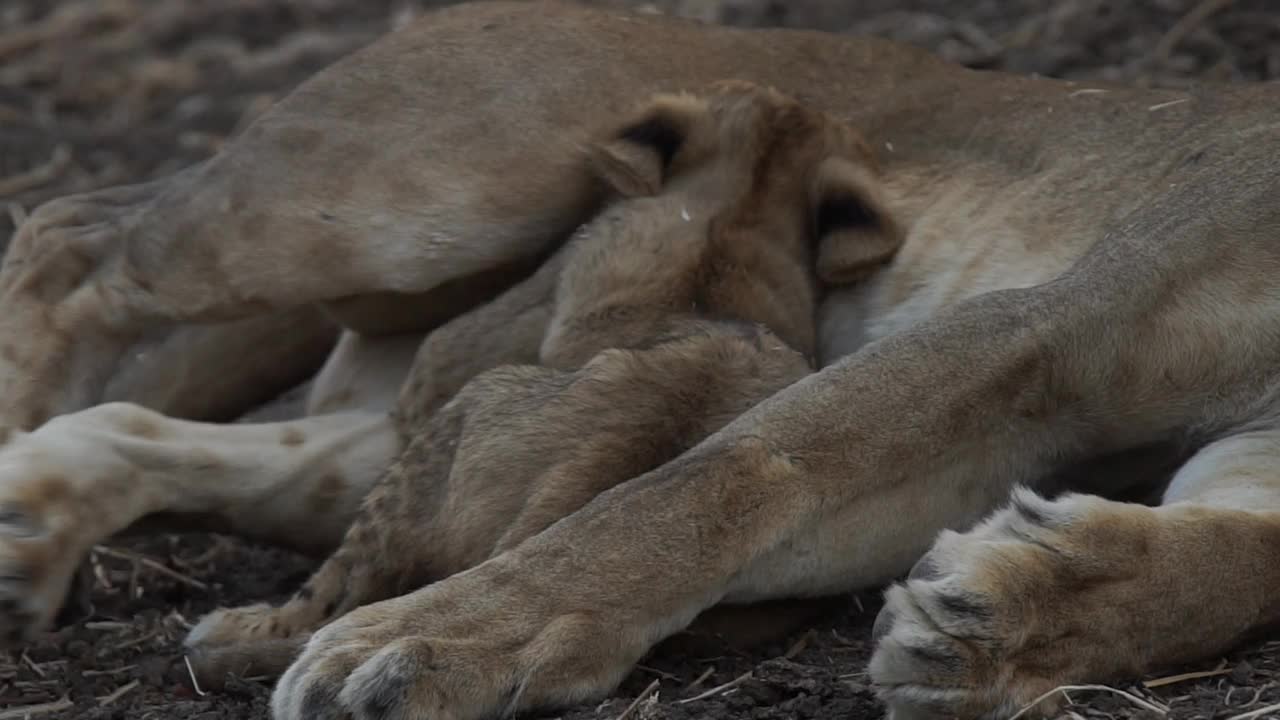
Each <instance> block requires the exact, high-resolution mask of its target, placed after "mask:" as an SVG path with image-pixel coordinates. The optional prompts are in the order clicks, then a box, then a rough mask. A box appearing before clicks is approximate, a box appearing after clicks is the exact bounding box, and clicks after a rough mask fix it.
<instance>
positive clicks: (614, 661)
mask: <svg viewBox="0 0 1280 720" xmlns="http://www.w3.org/2000/svg"><path fill="white" fill-rule="evenodd" d="M478 575H481V577H477V576H478ZM556 608H557V603H555V602H546V601H544V599H538V598H525V597H518V596H517V595H516V594H515V592H514V591H513V590H512V589H511V587H510V586H509V585H507V584H506V583H501V582H500V583H496V584H495V583H490V582H488V581H487V580H485V579H484V578H483V577H482V574H481V573H477V571H474V570H473V571H471V572H468V573H465V574H463V575H461V576H455V577H453V578H450V579H448V580H445V581H442V582H440V583H437V584H435V585H433V586H430V587H428V588H425V589H423V590H419V591H417V592H415V593H412V594H410V595H406V596H403V597H399V598H395V599H393V600H387V601H384V602H380V603H375V604H373V605H367V606H364V607H362V608H359V609H357V610H355V611H353V612H351V613H349V614H347V615H345V616H344V617H342V618H341V619H339V620H336V621H334V622H333V623H331V624H329V625H328V626H326V627H325V628H323V629H322V630H320V631H318V632H317V633H316V634H315V635H313V636H312V638H311V640H310V641H309V642H308V643H307V645H306V647H305V648H304V649H303V651H302V653H301V655H300V657H299V658H298V660H297V661H296V662H295V663H294V664H293V666H292V667H290V668H289V670H288V671H287V672H286V673H285V675H284V677H282V678H281V680H280V682H279V683H278V684H277V686H276V690H275V694H274V696H273V698H272V711H273V713H274V717H275V718H276V720H304V719H305V720H347V719H348V718H350V719H351V720H418V719H421V718H431V719H432V720H479V719H480V718H490V717H499V716H506V715H509V714H511V713H513V712H517V711H520V710H524V709H528V708H531V707H541V706H548V705H561V704H566V703H572V702H578V701H582V700H586V699H589V698H594V697H598V696H601V695H603V694H604V693H606V692H608V691H609V690H611V689H612V688H613V687H614V686H616V685H617V683H618V682H619V681H620V680H621V679H622V677H623V676H624V675H625V674H626V672H627V671H628V670H629V669H630V667H631V665H632V664H633V663H634V662H635V661H636V659H637V658H638V655H639V653H640V652H641V651H642V649H641V648H642V646H641V645H639V644H637V645H635V647H633V648H626V647H625V646H624V645H623V643H620V642H619V641H618V638H619V633H618V632H617V631H616V629H615V630H613V631H612V632H611V631H610V630H609V629H608V628H607V627H605V626H604V625H602V624H600V622H598V621H597V620H595V619H594V617H591V616H588V615H584V614H573V613H569V614H566V613H565V612H564V611H563V610H557V609H556Z"/></svg>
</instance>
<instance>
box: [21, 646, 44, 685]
mask: <svg viewBox="0 0 1280 720" xmlns="http://www.w3.org/2000/svg"><path fill="white" fill-rule="evenodd" d="M22 662H23V663H24V664H26V666H27V667H29V668H31V672H33V673H35V674H36V675H39V676H40V678H41V679H44V678H47V677H49V676H48V675H47V674H46V673H45V671H44V668H42V667H40V666H39V665H37V664H36V661H35V660H32V659H31V656H30V655H28V654H26V653H25V652H24V653H22Z"/></svg>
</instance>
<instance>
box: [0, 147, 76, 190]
mask: <svg viewBox="0 0 1280 720" xmlns="http://www.w3.org/2000/svg"><path fill="white" fill-rule="evenodd" d="M70 166H71V148H69V147H67V146H66V145H59V146H58V147H56V148H54V149H53V155H52V156H50V157H49V160H48V161H47V162H45V163H44V164H42V165H37V166H36V167H33V168H31V169H30V170H28V171H26V172H20V173H17V174H16V175H10V176H8V177H5V178H0V196H4V195H9V196H13V195H17V194H18V193H20V192H24V191H26V190H30V189H32V188H37V187H40V186H41V185H44V184H46V183H50V182H53V181H54V180H56V179H58V176H59V175H61V174H62V173H63V172H64V171H66V169H67V168H68V167H70Z"/></svg>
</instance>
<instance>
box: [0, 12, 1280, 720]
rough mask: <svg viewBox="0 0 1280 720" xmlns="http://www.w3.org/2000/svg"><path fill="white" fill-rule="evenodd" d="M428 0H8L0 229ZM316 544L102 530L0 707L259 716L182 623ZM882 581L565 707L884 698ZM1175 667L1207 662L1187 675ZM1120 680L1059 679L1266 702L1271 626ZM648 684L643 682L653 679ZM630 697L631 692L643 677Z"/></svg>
mask: <svg viewBox="0 0 1280 720" xmlns="http://www.w3.org/2000/svg"><path fill="white" fill-rule="evenodd" d="M598 1H599V2H600V3H601V4H612V5H632V6H635V5H647V6H649V9H652V10H658V11H667V12H676V13H680V14H685V15H690V16H694V17H699V18H702V19H706V20H712V21H720V22H728V23H735V24H743V25H790V26H807V27H820V28H823V29H827V30H832V31H840V32H849V33H873V34H880V35H886V36H890V37H894V38H897V39H900V40H904V41H908V42H914V43H917V44H921V45H924V46H927V47H929V48H932V49H933V50H935V51H937V52H939V53H941V54H943V55H945V56H947V57H949V58H952V59H954V60H957V61H959V62H963V63H966V64H969V65H972V66H975V67H983V68H996V69H1008V70H1014V71H1018V72H1029V73H1040V74H1045V75H1053V76H1061V77H1071V78H1095V79H1098V78H1101V79H1107V80H1118V81H1125V82H1133V83H1142V84H1155V85H1165V86H1177V85H1183V84H1186V83H1191V82H1247V81H1263V80H1271V79H1276V78H1280V3H1277V2H1276V0H1235V1H1234V2H1233V1H1232V0H1126V1H1124V2H1115V1H1113V0H972V1H971V2H964V3H961V2H954V1H952V0H858V1H854V0H848V1H836V0H831V1H825V0H790V1H787V0H666V1H665V2H649V3H640V2H627V1H626V0H598ZM438 4H443V3H438V2H430V1H424V2H411V1H408V0H201V1H200V2H194V1H192V0H96V1H86V2H73V1H71V0H57V1H54V0H4V2H3V3H0V210H3V212H0V247H3V245H4V244H6V242H7V238H8V236H9V234H10V232H11V230H12V227H13V224H14V223H16V222H18V221H20V220H21V218H22V217H23V216H24V215H25V213H26V212H27V211H28V210H30V209H31V208H33V207H34V206H35V205H37V204H39V203H40V202H43V201H45V200H47V199H50V198H53V197H56V196H59V195H63V194H67V193H71V192H77V191H83V190H87V189H91V188H95V187H100V186H104V185H112V184H118V183H123V182H128V181H136V180H141V179H144V178H148V177H154V176H158V175H163V174H166V173H168V172H171V171H173V170H175V169H177V168H180V167H183V166H185V165H188V164H190V163H192V162H195V161H198V160H200V159H201V158H204V157H206V156H208V155H209V154H210V153H212V152H214V151H215V150H216V149H217V148H218V147H219V145H221V144H222V143H223V142H224V141H225V140H226V138H228V137H229V136H231V135H233V134H234V133H235V132H236V131H237V130H238V129H239V128H242V127H243V126H244V125H245V124H246V122H248V121H249V120H250V119H252V118H253V117H254V116H255V115H256V114H258V113H260V112H261V111H262V110H263V109H264V108H266V107H267V106H268V105H270V103H271V102H272V101H273V100H275V99H276V98H279V97H280V96H281V95H282V94H283V93H285V92H287V91H288V90H289V88H290V87H292V86H293V85H294V84H295V83H297V82H298V81H299V80H301V79H302V78H304V77H306V76H307V75H309V74H311V73H312V72H314V71H315V70H317V69H319V68H321V67H323V66H324V65H326V64H327V63H329V62H331V61H332V60H333V59H335V58H337V57H339V56H341V55H343V54H345V53H347V52H350V51H351V50H352V49H354V48H356V47H359V46H361V45H363V44H365V43H367V42H368V41H370V40H372V39H373V38H375V37H377V36H378V35H379V34H380V33H383V32H385V31H386V30H387V29H388V28H391V27H394V26H398V25H401V24H403V23H404V22H406V21H408V20H410V19H411V18H413V17H414V16H415V15H418V14H420V13H421V12H422V11H423V10H424V9H425V8H427V7H428V6H431V5H438ZM309 567H310V564H309V562H308V561H307V560H305V559H303V558H298V557H294V556H291V555H288V554H286V553H282V552H280V551H277V550H273V549H268V548H260V547H252V546H247V545H244V544H242V543H239V542H236V541H232V540H228V539H225V538H215V537H209V536H182V537H162V538H150V539H147V540H145V541H120V542H116V543H113V544H111V545H110V546H104V547H101V548H99V549H98V550H97V551H95V553H94V555H93V558H92V561H91V562H90V563H89V564H88V565H87V567H86V571H87V574H86V578H87V579H86V583H85V587H86V590H87V592H85V593H84V594H82V595H81V597H80V598H79V600H78V601H77V602H75V603H74V604H73V606H72V607H71V608H70V609H69V612H68V619H69V622H68V624H67V625H65V626H64V627H63V629H62V630H60V631H58V632H56V633H53V634H51V635H49V636H48V637H47V638H46V639H44V640H42V641H40V642H38V643H36V644H34V645H32V646H30V647H27V648H26V649H25V650H21V651H18V652H14V653H11V654H9V655H7V656H6V655H5V654H3V653H0V720H16V719H18V718H24V717H31V718H50V719H60V718H82V719H85V720H107V719H108V718H120V719H123V718H128V719H130V720H168V719H173V720H179V719H181V720H224V719H225V720H230V719H232V718H235V719H238V720H258V719H260V718H267V717H268V711H267V698H268V695H269V685H268V684H267V683H265V682H264V681H263V680H262V679H259V678H243V679H240V680H238V681H236V682H233V683H231V685H230V687H229V688H228V689H227V690H225V691H223V692H221V693H219V694H217V695H212V694H202V693H201V691H199V690H198V689H196V688H193V687H192V684H191V682H190V679H189V676H188V673H187V670H186V667H185V665H184V663H183V660H182V654H181V647H180V640H181V638H182V636H183V635H184V633H185V632H186V630H187V628H188V627H189V626H190V623H191V622H192V621H193V620H195V619H196V618H198V617H199V616H200V615H201V614H202V613H204V612H206V611H208V610H209V609H211V608H213V607H215V606H217V605H219V604H232V605H234V604H240V603H244V602H246V601H253V600H259V599H264V598H276V597H280V596H282V595H283V594H285V593H287V592H288V591H289V590H291V589H292V588H294V587H296V586H297V584H298V583H299V582H300V581H301V580H302V579H303V578H304V577H305V574H306V572H307V570H308V568H309ZM877 607H878V600H877V599H876V596H875V594H868V595H864V596H860V597H856V598H848V599H843V600H838V601H834V602H833V605H832V607H831V608H830V610H829V612H827V613H825V614H824V615H823V616H822V617H821V618H819V619H818V620H817V621H815V622H814V623H811V624H809V625H808V626H807V627H806V628H805V629H802V630H800V631H798V632H796V633H793V634H792V635H791V636H790V637H788V638H787V639H786V640H785V641H783V642H778V643H772V644H768V645H766V646H763V647H755V648H752V649H747V650H744V649H741V648H733V647H729V646H726V645H725V644H723V643H722V642H720V641H719V640H717V639H715V638H714V637H708V636H693V635H688V634H686V635H682V636H678V637H676V638H674V639H673V640H671V641H669V642H668V643H666V644H665V645H664V646H663V647H662V648H660V649H659V650H657V651H655V653H654V654H653V655H652V656H651V657H649V658H647V659H646V660H645V661H644V662H643V664H642V666H641V667H640V668H639V669H637V670H636V671H635V672H634V673H633V674H632V676H631V677H630V678H629V679H628V680H627V681H626V682H625V683H624V685H623V686H622V688H620V690H619V691H618V693H617V696H616V697H615V698H614V699H611V700H609V701H607V702H605V703H603V704H600V705H591V706H585V707H580V708H576V709H573V710H571V711H569V712H567V713H564V714H562V715H561V716H560V717H564V718H566V719H571V720H586V719H587V718H592V719H594V718H607V719H615V718H619V717H620V716H623V715H626V716H627V717H628V718H645V719H646V720H649V719H656V718H671V719H673V720H674V719H677V718H694V717H697V718H752V719H764V718H842V719H843V718H875V717H878V716H879V715H880V710H879V708H878V707H877V705H876V703H875V701H874V698H873V695H872V693H871V691H870V689H869V688H868V686H867V680H866V676H865V674H864V666H865V661H866V659H867V654H868V650H869V647H868V642H867V637H868V634H869V630H870V623H871V621H872V620H873V619H874V617H875V613H876V610H877ZM1177 673H1199V674H1200V676H1199V677H1189V678H1187V677H1178V676H1177ZM1116 688H1117V689H1120V690H1124V691H1125V692H1128V693H1131V694H1132V695H1135V696H1138V697H1139V698H1145V700H1144V702H1146V703H1148V704H1149V705H1151V706H1154V707H1160V708H1162V709H1161V710H1160V711H1158V712H1157V711H1155V710H1153V709H1150V708H1145V709H1144V707H1142V705H1141V704H1140V703H1137V702H1135V701H1134V700H1132V699H1130V698H1126V697H1124V696H1122V695H1120V694H1118V693H1117V692H1115V691H1114V690H1113V691H1080V692H1073V693H1072V694H1071V703H1070V704H1069V705H1068V706H1067V707H1066V708H1065V712H1067V713H1069V714H1071V715H1073V716H1074V717H1077V718H1121V717H1165V716H1167V717H1170V718H1180V719H1187V720H1190V719H1191V718H1233V717H1236V716H1240V717H1241V718H1251V717H1272V718H1280V711H1274V712H1271V713H1259V711H1260V710H1261V709H1263V708H1266V707H1267V706H1269V705H1275V704H1277V703H1280V641H1275V642H1266V641H1265V639H1262V640H1259V641H1257V642H1256V643H1255V644H1253V645H1252V646H1249V647H1246V648H1244V649H1241V650H1239V651H1238V652H1235V653H1232V654H1231V655H1229V656H1227V657H1224V658H1220V659H1217V660H1214V661H1209V662H1206V663H1203V664H1201V665H1199V666H1197V667H1191V668H1173V669H1170V670H1169V671H1168V673H1162V677H1151V678H1145V679H1134V681H1133V682H1131V683H1130V684H1127V685H1118V686H1116ZM655 692H656V694H655ZM637 698H639V699H640V701H639V703H638V704H636V706H635V707H631V705H632V703H633V701H634V700H636V699H637Z"/></svg>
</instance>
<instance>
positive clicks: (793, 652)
mask: <svg viewBox="0 0 1280 720" xmlns="http://www.w3.org/2000/svg"><path fill="white" fill-rule="evenodd" d="M812 639H813V631H812V630H810V631H808V632H806V633H805V634H804V635H801V636H800V639H799V640H797V641H796V642H795V644H794V645H792V646H791V648H790V649H789V650H787V651H786V652H785V653H783V654H782V659H783V660H791V659H793V658H794V657H795V656H797V655H799V654H800V653H802V652H804V649H805V647H806V646H807V645H808V644H809V641H810V640H812Z"/></svg>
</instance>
